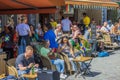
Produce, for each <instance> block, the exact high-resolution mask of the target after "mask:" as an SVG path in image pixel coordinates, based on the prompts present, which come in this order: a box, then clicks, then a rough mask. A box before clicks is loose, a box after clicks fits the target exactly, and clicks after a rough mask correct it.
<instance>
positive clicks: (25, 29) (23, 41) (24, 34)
mask: <svg viewBox="0 0 120 80" xmlns="http://www.w3.org/2000/svg"><path fill="white" fill-rule="evenodd" d="M21 21H22V23H21V24H19V25H17V27H16V33H17V36H18V37H19V40H18V46H19V48H18V54H19V55H20V54H22V53H24V52H25V47H26V46H27V45H29V36H31V31H30V28H29V26H28V25H27V24H26V22H27V18H26V17H23V18H22V19H21Z"/></svg>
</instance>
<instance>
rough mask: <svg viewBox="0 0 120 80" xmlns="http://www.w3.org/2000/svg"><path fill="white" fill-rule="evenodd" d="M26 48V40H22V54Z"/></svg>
mask: <svg viewBox="0 0 120 80" xmlns="http://www.w3.org/2000/svg"><path fill="white" fill-rule="evenodd" d="M26 46H27V44H26V40H25V39H23V53H24V52H25V49H26Z"/></svg>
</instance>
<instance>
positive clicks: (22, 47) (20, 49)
mask: <svg viewBox="0 0 120 80" xmlns="http://www.w3.org/2000/svg"><path fill="white" fill-rule="evenodd" d="M25 48H26V41H25V39H24V38H22V39H21V41H20V45H19V47H18V55H20V54H23V53H24V52H25Z"/></svg>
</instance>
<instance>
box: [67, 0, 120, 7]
mask: <svg viewBox="0 0 120 80" xmlns="http://www.w3.org/2000/svg"><path fill="white" fill-rule="evenodd" d="M65 4H69V5H74V6H75V7H83V8H103V7H106V8H116V7H118V6H119V5H118V4H117V3H115V2H111V1H110V0H106V1H105V0H67V1H65Z"/></svg>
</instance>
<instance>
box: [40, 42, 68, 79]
mask: <svg viewBox="0 0 120 80" xmlns="http://www.w3.org/2000/svg"><path fill="white" fill-rule="evenodd" d="M49 46H50V43H49V41H45V42H44V47H42V48H41V50H40V51H41V55H43V56H45V57H47V58H49V55H50V54H51V53H53V54H55V53H54V50H50V48H49ZM51 63H52V64H54V65H56V68H57V71H58V72H60V73H61V74H60V78H64V79H65V78H66V77H67V75H65V74H63V73H64V66H65V65H64V60H61V59H58V58H55V59H51Z"/></svg>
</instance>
